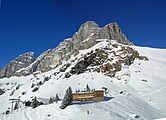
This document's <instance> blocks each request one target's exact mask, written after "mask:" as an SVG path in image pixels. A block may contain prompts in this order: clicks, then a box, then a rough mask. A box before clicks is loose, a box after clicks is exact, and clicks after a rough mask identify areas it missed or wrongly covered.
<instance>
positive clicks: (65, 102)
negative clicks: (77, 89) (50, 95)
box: [60, 87, 72, 109]
mask: <svg viewBox="0 0 166 120" xmlns="http://www.w3.org/2000/svg"><path fill="white" fill-rule="evenodd" d="M71 102H72V89H71V87H69V88H68V89H67V90H66V94H65V96H64V98H63V100H62V104H61V106H60V108H61V109H65V108H66V107H67V106H68V105H69V104H70V103H71Z"/></svg>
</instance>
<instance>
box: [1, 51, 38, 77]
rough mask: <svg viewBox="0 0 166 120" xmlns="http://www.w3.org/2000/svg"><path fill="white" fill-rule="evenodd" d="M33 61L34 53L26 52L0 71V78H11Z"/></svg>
mask: <svg viewBox="0 0 166 120" xmlns="http://www.w3.org/2000/svg"><path fill="white" fill-rule="evenodd" d="M34 61H35V56H34V52H27V53H25V54H22V55H19V56H18V57H16V58H15V59H14V60H12V61H11V62H10V63H8V64H7V65H6V66H5V67H4V68H2V70H1V71H0V78H3V77H11V76H12V75H14V73H15V72H16V71H17V70H20V69H22V68H25V67H27V66H29V65H30V64H31V63H33V62H34Z"/></svg>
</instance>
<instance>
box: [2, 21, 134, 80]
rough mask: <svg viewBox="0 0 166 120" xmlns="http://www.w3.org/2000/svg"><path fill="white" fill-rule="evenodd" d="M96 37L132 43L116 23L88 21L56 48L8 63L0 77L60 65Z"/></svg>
mask: <svg viewBox="0 0 166 120" xmlns="http://www.w3.org/2000/svg"><path fill="white" fill-rule="evenodd" d="M98 39H107V40H115V41H117V42H118V43H121V44H125V45H133V44H132V43H131V42H130V41H129V40H127V38H126V36H125V35H124V34H123V33H122V31H121V29H120V27H119V26H118V25H117V23H111V24H108V25H106V26H104V27H103V28H99V26H98V25H97V24H96V23H95V22H93V21H88V22H86V23H84V24H83V25H81V27H80V28H79V30H78V32H76V33H75V34H74V35H73V37H72V38H68V39H66V40H64V41H63V42H61V43H60V45H59V46H57V47H56V48H54V49H50V50H48V51H46V52H44V53H42V54H41V55H40V56H39V57H38V58H37V59H36V60H35V61H34V57H33V59H32V60H31V61H30V62H28V63H27V62H25V63H26V64H25V65H24V64H23V65H21V66H20V65H19V64H17V62H15V63H9V64H8V65H7V66H5V67H4V68H3V69H2V70H1V72H0V77H10V76H12V75H17V76H22V75H29V74H32V73H33V72H35V71H42V72H47V71H49V70H51V69H52V68H54V67H56V66H58V65H60V64H61V63H62V62H63V61H67V60H69V59H70V58H71V56H72V55H74V56H75V55H77V54H78V53H79V50H84V49H88V48H91V47H92V46H94V45H96V44H97V43H98V42H99V41H98ZM30 56H31V55H30ZM32 62H33V63H32ZM23 63H24V62H23ZM30 64H31V65H30ZM16 71H17V72H16Z"/></svg>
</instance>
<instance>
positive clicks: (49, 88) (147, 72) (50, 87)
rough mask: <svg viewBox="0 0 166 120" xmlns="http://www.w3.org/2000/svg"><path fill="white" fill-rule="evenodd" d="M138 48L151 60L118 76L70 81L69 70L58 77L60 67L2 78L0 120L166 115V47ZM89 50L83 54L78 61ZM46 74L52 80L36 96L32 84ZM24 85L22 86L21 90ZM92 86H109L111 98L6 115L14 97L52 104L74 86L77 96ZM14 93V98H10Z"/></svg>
mask: <svg viewBox="0 0 166 120" xmlns="http://www.w3.org/2000/svg"><path fill="white" fill-rule="evenodd" d="M106 44H107V42H104V43H103V44H101V43H100V44H98V46H97V45H96V46H94V48H90V50H89V51H91V50H92V49H95V48H97V47H99V46H101V47H102V46H105V45H106ZM133 48H135V49H136V50H138V52H139V53H140V54H141V55H144V56H147V57H148V58H149V61H142V60H137V59H136V60H135V61H134V63H133V64H132V65H131V66H124V67H123V69H122V70H121V71H120V72H118V73H117V74H116V75H115V77H114V78H111V77H108V76H105V75H103V74H102V73H95V72H90V73H89V72H85V73H83V74H80V75H72V76H71V77H70V78H64V73H63V72H60V73H59V74H58V75H56V76H55V75H54V73H55V72H57V71H58V69H59V68H56V69H53V70H51V71H49V72H47V73H39V74H37V75H30V76H26V77H11V78H4V79H0V89H4V90H5V93H4V94H3V95H0V120H135V119H138V120H153V119H160V118H164V117H166V102H165V100H166V49H154V48H147V47H137V46H133ZM87 51H88V50H87ZM87 51H86V50H83V51H80V54H79V55H77V57H79V56H80V55H81V54H83V53H86V52H87ZM67 70H68V69H67ZM126 74H129V76H127V75H126ZM46 76H49V77H50V79H49V80H48V81H46V82H45V83H44V84H43V85H41V86H40V87H39V90H38V91H36V92H32V90H33V88H31V85H32V83H34V84H37V83H39V82H40V81H43V80H44V77H46ZM19 84H20V87H19V89H17V90H16V87H17V86H18V85H19ZM87 84H88V85H89V87H90V88H91V89H101V88H102V87H106V88H108V90H107V91H106V92H107V93H106V94H105V97H106V98H107V99H105V101H102V102H94V103H83V104H79V103H78V104H72V105H69V106H68V107H67V108H66V109H64V110H62V109H60V108H59V107H60V105H61V101H59V102H58V103H53V104H47V105H41V106H39V107H37V108H35V109H32V108H30V107H24V106H22V109H19V110H17V111H14V112H12V113H10V114H9V115H5V114H4V112H5V111H6V110H7V109H8V108H9V107H11V101H9V99H11V98H18V97H19V98H20V99H21V100H22V101H25V100H26V101H27V100H31V99H32V98H31V97H34V96H36V97H37V98H38V99H39V100H42V101H48V99H49V98H50V97H51V96H55V95H56V94H58V95H59V97H60V98H61V99H63V96H64V94H65V91H66V89H67V88H68V87H69V86H71V87H72V90H73V92H75V91H76V90H77V89H80V90H83V89H84V88H85V87H86V85H87ZM13 90H15V91H14V94H13V95H11V96H10V94H11V93H12V91H13ZM121 91H123V93H122V94H120V92H121ZM22 92H25V95H22ZM46 103H47V102H46ZM87 110H89V112H90V113H89V114H87ZM136 117H138V118H136Z"/></svg>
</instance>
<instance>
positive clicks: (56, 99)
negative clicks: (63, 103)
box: [54, 94, 59, 103]
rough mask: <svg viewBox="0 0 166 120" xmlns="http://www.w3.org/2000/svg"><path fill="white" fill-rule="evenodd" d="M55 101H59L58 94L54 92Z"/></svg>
mask: <svg viewBox="0 0 166 120" xmlns="http://www.w3.org/2000/svg"><path fill="white" fill-rule="evenodd" d="M54 100H55V102H56V103H57V102H58V101H59V96H58V94H56V96H55V99H54Z"/></svg>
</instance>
